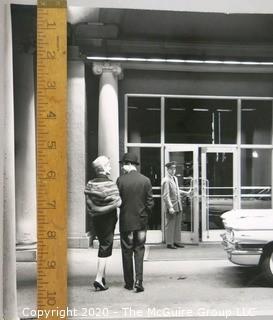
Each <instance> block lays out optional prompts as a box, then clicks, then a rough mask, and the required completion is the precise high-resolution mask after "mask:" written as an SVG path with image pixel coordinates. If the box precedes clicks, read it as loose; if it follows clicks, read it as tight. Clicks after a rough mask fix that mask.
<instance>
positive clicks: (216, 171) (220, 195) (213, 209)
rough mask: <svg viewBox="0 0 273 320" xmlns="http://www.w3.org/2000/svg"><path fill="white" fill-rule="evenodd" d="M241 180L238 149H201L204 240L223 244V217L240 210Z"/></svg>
mask: <svg viewBox="0 0 273 320" xmlns="http://www.w3.org/2000/svg"><path fill="white" fill-rule="evenodd" d="M237 180H238V174H237V152H236V148H233V147H206V148H202V149H201V199H202V200H201V208H202V241H221V237H220V234H221V233H223V229H224V226H223V223H222V219H221V215H222V214H223V213H224V212H226V211H229V210H232V209H233V208H237V207H238V181H237Z"/></svg>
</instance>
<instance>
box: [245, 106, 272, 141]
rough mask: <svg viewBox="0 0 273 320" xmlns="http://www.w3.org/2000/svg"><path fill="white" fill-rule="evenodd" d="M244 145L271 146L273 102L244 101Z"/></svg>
mask: <svg viewBox="0 0 273 320" xmlns="http://www.w3.org/2000/svg"><path fill="white" fill-rule="evenodd" d="M241 136H242V137H241V139H242V140H241V141H242V144H271V140H272V101H261V100H243V101H242V134H241Z"/></svg>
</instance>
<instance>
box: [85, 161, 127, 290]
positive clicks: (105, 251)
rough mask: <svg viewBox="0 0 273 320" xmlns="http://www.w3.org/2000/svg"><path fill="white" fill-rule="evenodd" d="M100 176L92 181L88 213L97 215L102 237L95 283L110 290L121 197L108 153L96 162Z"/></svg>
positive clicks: (87, 191) (88, 189)
mask: <svg viewBox="0 0 273 320" xmlns="http://www.w3.org/2000/svg"><path fill="white" fill-rule="evenodd" d="M92 166H93V168H94V170H95V172H96V177H95V178H94V179H93V180H90V181H88V183H87V185H86V188H85V194H86V201H87V210H88V213H89V214H90V215H91V217H92V218H93V225H94V229H95V233H96V235H97V237H98V240H99V251H98V267H97V276H96V279H95V281H94V283H93V285H94V288H95V289H96V290H100V291H104V290H107V289H108V287H107V286H106V281H105V272H106V264H107V260H108V258H109V257H110V256H111V255H112V248H113V239H114V230H115V225H116V222H117V207H119V206H120V205H121V199H120V196H119V191H118V188H117V185H116V184H115V183H114V182H113V181H112V180H110V178H109V176H110V171H111V165H110V161H109V159H108V158H107V157H105V156H99V157H98V158H97V159H95V160H94V161H93V162H92Z"/></svg>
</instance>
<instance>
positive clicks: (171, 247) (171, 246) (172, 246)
mask: <svg viewBox="0 0 273 320" xmlns="http://www.w3.org/2000/svg"><path fill="white" fill-rule="evenodd" d="M167 248H168V249H177V248H176V246H174V245H172V244H167Z"/></svg>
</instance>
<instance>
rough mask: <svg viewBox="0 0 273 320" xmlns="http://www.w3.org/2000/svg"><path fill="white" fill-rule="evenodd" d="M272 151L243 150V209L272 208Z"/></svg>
mask: <svg viewBox="0 0 273 320" xmlns="http://www.w3.org/2000/svg"><path fill="white" fill-rule="evenodd" d="M271 153H272V151H271V150H267V149H242V151H241V168H242V169H241V180H242V187H241V208H243V209H270V208H271V188H272V182H271Z"/></svg>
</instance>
